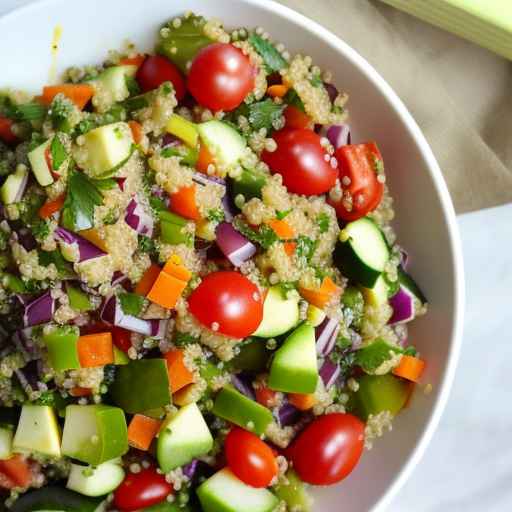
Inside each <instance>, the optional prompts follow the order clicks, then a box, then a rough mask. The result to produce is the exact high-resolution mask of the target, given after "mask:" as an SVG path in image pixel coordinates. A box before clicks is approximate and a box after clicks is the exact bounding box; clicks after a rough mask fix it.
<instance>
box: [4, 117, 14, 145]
mask: <svg viewBox="0 0 512 512" xmlns="http://www.w3.org/2000/svg"><path fill="white" fill-rule="evenodd" d="M12 125H13V121H12V119H9V118H7V117H2V116H0V140H3V141H4V142H6V143H7V144H15V143H16V142H18V137H16V135H14V133H12Z"/></svg>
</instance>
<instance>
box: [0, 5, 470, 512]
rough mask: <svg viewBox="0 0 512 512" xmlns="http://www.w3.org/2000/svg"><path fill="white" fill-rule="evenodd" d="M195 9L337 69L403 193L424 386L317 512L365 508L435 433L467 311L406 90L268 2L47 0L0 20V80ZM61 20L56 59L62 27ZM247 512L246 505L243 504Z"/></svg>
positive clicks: (143, 40) (148, 38)
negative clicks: (419, 299)
mask: <svg viewBox="0 0 512 512" xmlns="http://www.w3.org/2000/svg"><path fill="white" fill-rule="evenodd" d="M185 8H186V9H190V10H193V11H195V12H198V13H202V14H204V15H207V16H216V17H218V18H220V19H222V20H223V21H224V22H225V24H226V25H227V26H249V27H251V26H252V27H254V26H263V27H265V29H266V30H267V31H268V32H269V33H270V34H272V35H273V37H274V38H275V39H278V40H280V41H282V42H283V43H285V44H286V46H287V47H288V48H289V49H290V51H291V52H297V51H298V52H303V53H306V54H309V55H311V56H312V57H313V60H314V62H315V63H317V64H318V65H320V66H321V67H322V68H328V69H330V70H332V72H333V75H334V83H335V84H337V85H338V87H339V88H340V89H343V90H344V91H346V92H348V93H349V95H350V102H349V110H350V115H351V120H350V123H351V125H352V126H353V137H354V140H356V141H363V140H367V139H374V140H376V141H377V142H378V145H379V147H380V149H381V151H382V154H383V157H384V161H385V163H386V170H387V174H388V183H389V186H390V188H391V192H392V194H393V197H394V198H395V208H396V222H395V225H396V229H397V232H398V236H399V240H400V241H401V243H402V244H403V245H404V246H405V247H406V248H407V249H408V250H409V252H410V254H411V265H410V269H411V272H412V274H413V275H414V277H415V278H416V279H417V281H418V282H419V283H420V285H421V287H422V288H423V290H424V292H425V294H426V295H427V297H428V299H429V301H430V311H429V313H428V315H427V316H425V317H422V318H421V319H419V320H417V321H415V322H414V323H413V325H412V328H411V332H410V341H411V342H412V343H413V344H414V345H415V346H417V347H418V348H419V350H420V351H421V353H422V356H423V357H424V359H426V361H427V362H428V365H427V370H426V373H425V376H424V378H423V382H424V383H431V384H432V386H433V391H432V393H430V394H429V395H428V396H427V395H425V394H424V393H422V392H421V390H418V391H417V392H416V393H415V396H414V399H413V401H412V405H411V407H409V408H408V409H406V410H405V411H404V412H403V413H401V414H400V416H399V417H398V418H397V419H396V421H395V423H394V428H393V431H392V432H391V433H390V434H386V435H385V437H384V438H383V439H381V440H380V441H378V442H377V443H376V444H375V446H374V448H373V450H371V452H368V453H366V454H365V455H364V456H363V459H362V461H361V463H360V464H359V466H358V467H357V468H356V470H355V471H354V472H353V473H352V474H351V475H350V476H349V477H348V478H347V479H346V480H345V481H344V482H342V483H341V484H340V485H338V486H335V487H329V488H322V489H318V490H317V491H315V495H316V506H315V510H316V511H322V512H334V511H338V510H343V511H346V512H367V511H369V510H377V509H382V508H384V507H385V506H386V505H387V504H388V503H389V502H390V500H391V498H392V496H393V495H394V494H395V493H396V492H397V490H398V489H399V488H400V486H401V485H402V484H403V483H404V481H405V480H406V478H407V476H408V475H409V474H410V473H411V470H412V468H413V467H414V466H415V465H416V464H417V463H418V461H419V459H420V457H421V455H422V453H423V452H424V451H425V449H426V446H427V444H428V442H429V440H430V438H431V437H432V434H433V432H434V430H435V428H436V426H437V424H438V421H439V418H440V415H441V413H442V410H443V408H444V405H445V403H446V400H447V397H448V393H449V390H450V387H451V384H452V380H453V377H454V372H455V367H456V362H457V356H458V352H459V349H460V336H461V327H462V314H463V268H462V257H461V252H460V245H459V237H458V233H457V225H456V221H455V215H454V211H453V207H452V203H451V201H450V197H449V194H448V191H447V188H446V185H445V182H444V180H443V177H442V175H441V172H440V170H439V167H438V165H437V163H436V160H435V158H434V155H433V154H432V151H431V150H430V148H429V146H428V144H427V142H426V140H425V138H424V137H423V135H422V133H421V131H420V129H419V128H418V126H417V125H416V123H415V122H414V120H413V119H412V117H411V115H410V114H409V113H408V111H407V110H406V108H405V107H404V105H403V104H402V102H401V101H400V99H399V98H398V97H397V96H396V94H395V93H394V92H393V91H392V90H391V88H390V87H389V86H388V85H387V84H386V82H385V81H384V80H383V79H382V78H381V77H380V76H379V75H378V74H377V72H376V71H375V70H374V69H373V68H372V67H371V66H370V65H369V64H368V63H367V62H366V61H365V60H364V59H363V58H361V57H360V56H359V55H358V54H357V53H356V52H355V51H354V50H352V49H351V48H350V47H349V46H347V45H346V44H345V43H343V42H342V41H340V40H339V39H338V38H337V37H335V36H334V35H333V34H331V33H330V32H328V31H327V30H325V29H324V28H322V27H320V26H319V25H317V24H315V23H314V22H312V21H311V20H308V19H307V18H305V17H303V16H301V15H299V14H297V13H295V12H294V11H291V10H290V9H287V8H285V7H283V6H281V5H278V4H276V3H272V2H270V1H267V0H216V1H215V2H213V1H207V0H189V1H187V2H181V1H177V0H143V1H140V0H138V1H129V0H89V1H88V2H87V6H86V8H84V5H83V4H82V3H79V2H76V1H70V0H43V1H40V2H36V3H35V4H32V5H29V6H27V7H25V8H22V9H20V10H18V11H15V12H13V13H11V14H9V15H7V16H6V17H4V18H2V19H0V48H1V49H2V50H1V52H0V69H1V70H2V74H1V75H0V88H1V87H5V86H12V87H17V88H23V89H30V90H32V91H34V92H35V91H37V90H39V89H40V87H41V86H42V85H43V84H45V83H47V82H48V81H49V80H53V79H54V72H52V69H53V68H54V67H55V65H56V68H57V70H58V71H62V70H64V69H65V68H66V67H68V66H71V65H83V64H88V63H96V62H99V61H101V60H103V59H104V58H105V57H106V53H107V50H109V49H116V48H120V47H121V45H122V42H123V41H125V40H126V39H127V38H128V39H129V40H131V41H133V42H135V43H136V44H137V45H138V46H139V47H140V48H142V49H146V50H149V49H151V48H152V46H153V44H154V42H155V35H156V33H157V29H158V28H159V26H160V24H161V23H162V22H164V21H165V20H167V19H168V18H170V17H171V16H173V15H176V14H179V13H182V11H183V10H184V9H185ZM57 25H60V26H61V27H62V29H63V33H62V40H61V42H60V45H59V51H58V54H57V57H56V60H54V58H53V57H52V52H51V43H52V37H53V31H54V28H55V27H56V26H57ZM241 512H242V511H241Z"/></svg>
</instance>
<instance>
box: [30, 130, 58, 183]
mask: <svg viewBox="0 0 512 512" xmlns="http://www.w3.org/2000/svg"><path fill="white" fill-rule="evenodd" d="M50 142H51V141H50V140H47V141H46V142H43V143H42V144H41V145H40V146H37V148H35V149H33V150H32V151H31V152H30V153H29V154H28V155H27V156H28V161H29V162H30V166H31V167H32V172H33V173H34V176H35V177H36V180H37V182H38V183H39V185H41V186H42V187H46V186H48V185H51V184H52V183H53V176H52V173H51V170H50V169H49V168H48V163H47V160H46V151H47V149H48V147H49V146H50Z"/></svg>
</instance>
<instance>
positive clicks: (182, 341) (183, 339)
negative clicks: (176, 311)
mask: <svg viewBox="0 0 512 512" xmlns="http://www.w3.org/2000/svg"><path fill="white" fill-rule="evenodd" d="M172 341H173V343H174V344H175V345H176V346H177V347H183V346H184V345H188V344H189V343H197V342H198V341H199V338H196V337H195V336H192V335H191V334H188V333H186V332H179V331H176V332H175V333H174V338H173V340H172Z"/></svg>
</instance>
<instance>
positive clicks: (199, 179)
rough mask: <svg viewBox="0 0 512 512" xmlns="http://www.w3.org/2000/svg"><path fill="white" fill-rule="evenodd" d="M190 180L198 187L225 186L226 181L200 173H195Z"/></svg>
mask: <svg viewBox="0 0 512 512" xmlns="http://www.w3.org/2000/svg"><path fill="white" fill-rule="evenodd" d="M192 180H193V181H195V182H196V183H198V184H199V185H209V184H211V183H215V184H216V185H222V186H223V187H225V186H226V181H225V180H223V179H222V178H219V177H217V176H210V175H209V174H203V173H202V172H195V173H194V174H193V175H192Z"/></svg>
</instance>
